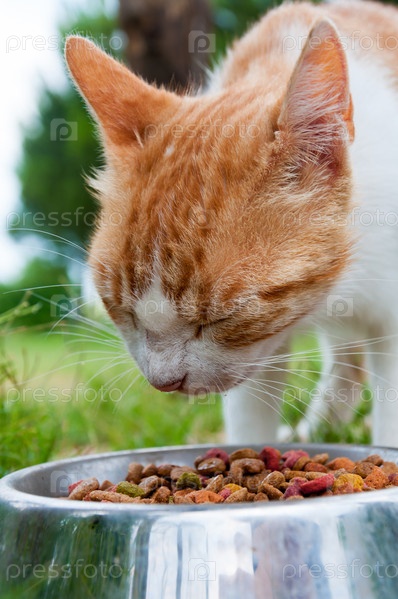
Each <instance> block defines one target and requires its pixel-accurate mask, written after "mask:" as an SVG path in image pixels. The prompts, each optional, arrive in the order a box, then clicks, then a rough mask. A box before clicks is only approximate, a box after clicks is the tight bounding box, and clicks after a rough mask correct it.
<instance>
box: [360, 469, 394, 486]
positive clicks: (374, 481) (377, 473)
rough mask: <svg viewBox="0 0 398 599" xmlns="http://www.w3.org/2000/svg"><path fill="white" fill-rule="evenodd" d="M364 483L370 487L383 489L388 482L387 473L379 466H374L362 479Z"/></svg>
mask: <svg viewBox="0 0 398 599" xmlns="http://www.w3.org/2000/svg"><path fill="white" fill-rule="evenodd" d="M364 482H365V484H366V485H367V486H368V487H371V488H372V489H384V487H386V486H387V485H388V484H389V482H390V481H389V479H388V475H387V474H386V473H385V472H383V470H382V469H381V468H379V467H378V466H375V468H374V470H373V471H372V472H371V473H370V474H368V476H367V477H366V478H365V480H364Z"/></svg>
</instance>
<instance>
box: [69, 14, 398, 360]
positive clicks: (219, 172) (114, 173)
mask: <svg viewBox="0 0 398 599" xmlns="http://www.w3.org/2000/svg"><path fill="white" fill-rule="evenodd" d="M362 6H364V8H363V9H362V11H361V12H359V13H358V10H357V8H356V6H355V5H353V6H352V7H351V6H350V5H349V4H346V5H344V6H338V5H336V6H334V5H330V6H313V5H311V4H307V3H302V4H289V5H286V6H283V7H281V8H278V9H276V10H274V11H271V12H270V13H269V14H268V15H266V16H265V17H264V19H263V20H262V21H261V22H260V23H259V24H258V25H257V26H255V27H254V28H253V29H252V30H251V31H249V32H248V34H247V35H246V36H245V37H244V38H243V39H242V40H240V41H238V42H236V43H235V45H234V47H233V49H232V51H231V52H230V53H229V55H228V57H227V59H226V62H225V65H224V67H223V70H222V71H221V73H220V81H221V87H220V89H219V90H218V91H214V92H211V93H208V94H205V95H203V96H198V97H188V96H185V97H179V96H176V95H174V94H172V93H170V92H166V91H164V90H156V89H154V88H152V87H150V86H148V85H147V84H145V83H144V82H143V81H141V80H140V79H139V78H137V77H136V76H134V75H132V74H131V73H129V72H128V71H127V69H125V68H124V67H122V66H121V65H119V64H118V63H116V62H115V61H113V60H112V59H110V58H109V57H106V55H104V54H103V53H102V52H101V51H100V50H98V49H96V48H95V47H93V45H92V44H90V43H89V42H85V41H84V40H82V39H80V38H71V39H70V40H69V41H68V44H67V51H66V56H67V60H68V63H69V67H70V69H71V72H72V74H73V76H74V78H75V80H76V82H77V84H78V86H79V88H80V90H81V92H82V93H83V95H84V96H85V98H86V99H87V101H88V103H89V105H90V106H91V108H92V110H93V111H94V113H95V115H96V118H97V119H98V121H99V123H100V126H101V130H102V132H103V135H104V141H105V147H106V150H107V166H106V168H105V169H104V171H103V172H101V173H99V175H98V179H97V181H96V182H94V183H93V185H94V187H95V188H96V190H97V193H98V194H99V196H100V198H101V201H102V215H101V218H100V221H99V226H98V228H97V231H96V233H95V235H94V239H93V242H92V247H91V264H92V266H93V269H94V275H95V280H96V284H97V287H98V290H99V292H100V294H101V296H102V298H103V300H104V303H105V306H106V307H107V309H108V310H109V313H110V315H111V316H112V318H113V319H114V320H115V321H116V323H120V322H122V321H124V320H125V319H126V318H127V315H128V314H131V313H134V304H135V301H136V300H137V299H138V298H139V297H141V296H142V294H143V293H144V291H145V290H146V289H147V288H148V286H149V285H150V283H151V280H152V277H153V273H154V270H156V271H157V272H158V273H159V276H160V278H161V283H162V288H163V291H164V294H165V295H166V296H167V297H168V298H170V299H171V300H172V301H173V302H174V304H175V306H176V308H177V311H178V313H179V315H180V317H181V318H182V319H183V320H184V321H185V322H187V323H190V324H192V325H194V326H195V327H197V331H198V334H199V333H200V326H201V325H203V324H209V323H214V326H213V329H212V331H213V339H214V340H215V341H216V342H217V343H220V344H221V345H224V346H227V347H232V348H235V347H241V346H243V345H249V344H251V343H253V342H255V341H258V340H260V339H265V338H267V337H268V336H270V335H273V334H275V333H277V332H279V331H281V330H283V329H284V328H286V327H288V326H290V325H291V324H293V323H295V322H296V321H298V320H299V319H300V318H302V317H303V316H304V315H306V314H307V313H309V312H310V311H311V310H312V309H313V308H314V305H315V304H316V302H318V301H320V299H321V298H323V297H324V295H325V293H327V291H328V289H329V288H330V287H331V285H333V284H334V283H335V281H336V280H337V279H338V277H339V276H340V274H341V273H342V272H343V271H344V269H345V268H346V266H347V263H348V261H349V257H350V251H351V246H352V239H351V238H350V235H349V232H348V231H347V228H346V227H345V226H343V224H344V222H345V220H346V218H347V215H348V211H349V210H350V208H351V205H350V195H351V172H350V166H349V163H348V155H347V147H348V143H349V140H352V138H353V135H354V128H353V109H352V104H351V101H350V95H349V84H348V79H347V68H346V63H345V57H344V52H343V50H342V48H341V46H340V43H339V41H338V36H337V33H336V31H335V30H334V29H333V26H332V25H330V24H329V21H328V20H325V19H329V18H331V19H332V20H333V21H334V22H335V23H336V24H337V26H338V27H339V28H340V29H341V31H343V32H345V33H346V34H347V35H349V34H350V33H351V32H352V31H354V30H358V29H359V30H361V31H363V32H364V34H366V35H369V36H371V37H374V36H375V35H376V32H377V31H379V30H380V28H381V27H383V28H384V29H385V31H389V29H390V28H391V30H392V27H393V26H392V25H391V24H390V23H392V22H393V21H394V23H395V22H397V11H396V10H395V9H390V8H382V7H380V6H378V5H374V4H371V3H369V4H366V5H361V8H362ZM290 24H295V26H296V28H297V29H298V30H299V31H302V34H303V35H304V36H307V35H308V33H309V32H310V30H311V28H312V27H314V26H315V29H314V30H313V35H315V36H319V37H320V43H319V44H318V45H317V47H316V48H311V47H310V46H309V45H308V43H307V46H306V47H305V48H304V50H303V52H302V54H301V58H300V59H299V60H298V57H299V55H300V52H298V53H297V52H296V53H293V54H289V53H286V54H284V53H283V51H282V46H281V44H282V42H283V37H284V35H288V32H289V26H290ZM394 31H396V28H395V29H394ZM381 60H384V62H385V64H386V65H387V66H388V67H389V68H391V71H392V72H393V73H395V75H394V76H396V74H397V65H396V63H395V62H394V60H393V59H392V56H390V55H389V54H388V52H387V53H384V55H383V57H381ZM140 146H142V147H140Z"/></svg>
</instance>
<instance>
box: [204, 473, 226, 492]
mask: <svg viewBox="0 0 398 599" xmlns="http://www.w3.org/2000/svg"><path fill="white" fill-rule="evenodd" d="M223 486H224V477H223V475H222V474H218V475H217V476H214V477H213V478H211V479H210V480H209V482H208V483H207V485H206V490H207V491H212V492H213V493H219V492H220V491H221V489H222V488H223Z"/></svg>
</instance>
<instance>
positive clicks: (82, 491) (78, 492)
mask: <svg viewBox="0 0 398 599" xmlns="http://www.w3.org/2000/svg"><path fill="white" fill-rule="evenodd" d="M99 486H100V484H99V482H98V480H97V479H96V478H94V477H92V478H86V479H84V480H81V481H80V482H79V484H78V485H76V487H75V488H74V489H73V490H72V492H71V493H70V495H68V499H78V500H79V499H80V500H81V499H83V497H85V496H86V495H88V494H89V493H91V491H96V490H97V489H99Z"/></svg>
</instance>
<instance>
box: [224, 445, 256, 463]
mask: <svg viewBox="0 0 398 599" xmlns="http://www.w3.org/2000/svg"><path fill="white" fill-rule="evenodd" d="M243 459H253V460H256V459H258V453H257V451H254V449H250V448H249V447H244V448H243V449H237V450H236V451H233V452H232V453H231V454H230V456H229V461H230V462H231V464H232V462H235V460H243Z"/></svg>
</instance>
